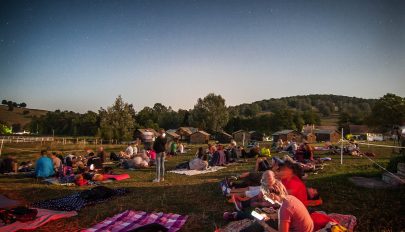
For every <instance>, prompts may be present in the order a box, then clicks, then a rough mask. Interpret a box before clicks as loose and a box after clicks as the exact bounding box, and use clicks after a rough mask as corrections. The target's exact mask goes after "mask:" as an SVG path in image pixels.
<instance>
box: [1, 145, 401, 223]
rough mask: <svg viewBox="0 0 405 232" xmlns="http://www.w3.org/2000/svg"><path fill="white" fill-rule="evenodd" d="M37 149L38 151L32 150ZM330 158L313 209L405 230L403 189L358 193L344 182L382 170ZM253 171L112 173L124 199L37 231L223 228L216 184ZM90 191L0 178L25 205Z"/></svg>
mask: <svg viewBox="0 0 405 232" xmlns="http://www.w3.org/2000/svg"><path fill="white" fill-rule="evenodd" d="M13 146H14V145H13ZM19 146H20V147H23V146H24V145H19ZM25 148H26V149H28V148H29V147H25ZM52 148H53V149H57V148H60V147H57V146H53V147H52ZM106 148H107V150H109V151H111V150H114V151H118V150H119V149H123V148H124V147H123V146H117V145H115V146H107V147H106ZM190 148H191V150H190V151H189V152H188V154H185V155H180V156H177V157H172V158H170V159H169V160H168V162H167V163H166V167H167V169H173V168H174V167H175V165H176V164H178V163H180V162H182V161H185V160H189V159H191V158H192V157H193V156H194V154H195V151H196V149H197V147H196V146H190ZM35 149H39V148H38V147H35ZM67 149H73V147H65V148H64V150H67ZM362 149H363V150H367V149H369V150H370V151H372V152H374V153H376V154H377V157H376V158H375V160H376V161H377V162H378V163H380V164H383V165H386V164H387V163H388V160H389V158H390V157H392V156H394V155H395V154H393V153H392V150H391V149H387V148H367V147H366V146H364V147H362ZM5 151H6V154H7V153H9V154H14V153H13V151H10V150H5ZM15 155H16V156H17V157H18V158H19V159H20V160H27V159H32V158H33V154H31V153H28V152H20V153H18V154H15ZM273 155H277V154H273ZM321 156H325V154H322V155H321ZM332 158H333V160H332V161H331V162H328V165H326V166H325V168H324V169H323V170H322V171H320V172H319V173H318V174H317V175H314V174H312V175H310V176H309V178H308V180H307V181H306V184H307V186H310V187H315V188H317V189H318V190H319V192H320V193H321V196H322V198H323V200H324V204H323V205H322V206H321V207H318V208H316V209H319V210H323V211H325V212H328V213H331V212H335V213H341V214H353V215H355V216H356V217H357V219H358V223H359V225H358V227H357V229H358V231H401V230H405V224H404V222H405V214H404V212H405V208H404V204H405V195H404V194H405V188H397V189H385V190H381V189H379V190H377V189H365V188H360V187H356V186H354V185H353V184H351V182H349V181H348V179H347V178H348V177H350V176H376V177H378V176H381V173H382V172H381V170H379V169H377V168H376V167H375V165H373V164H372V163H370V161H369V160H367V159H365V158H360V157H348V156H345V157H344V163H343V165H340V157H338V156H332ZM253 165H254V160H253V159H251V160H249V162H248V163H245V164H237V165H232V166H229V167H227V168H226V169H223V170H220V171H218V172H214V173H208V174H205V175H197V176H191V177H190V176H184V175H178V174H173V173H167V174H166V178H165V179H166V181H165V182H163V183H152V182H151V180H152V179H153V178H154V174H155V171H154V169H152V168H151V169H144V170H135V171H128V170H122V169H116V172H117V173H123V172H125V173H128V174H129V175H130V176H131V179H127V180H124V181H121V182H114V183H111V184H106V186H107V187H111V188H120V187H125V188H128V189H129V190H130V193H129V194H128V195H126V196H123V197H117V198H115V199H113V200H111V201H108V202H105V203H102V204H98V205H94V206H88V207H86V208H84V209H82V210H81V211H80V212H79V215H78V216H77V217H73V218H68V219H66V220H59V221H55V222H51V223H49V224H46V225H45V226H43V227H41V228H39V230H38V231H58V230H59V231H77V230H79V229H81V228H87V227H90V226H91V225H93V224H95V223H97V222H100V221H102V220H104V219H105V218H106V217H110V216H113V215H114V214H117V213H119V212H122V211H123V210H126V209H133V210H143V211H147V212H152V211H158V212H167V213H168V212H171V213H178V214H187V215H189V216H190V217H189V219H188V221H187V223H186V224H185V226H184V227H183V229H182V231H213V230H214V229H215V227H216V226H223V225H225V224H226V222H225V221H223V219H222V213H223V212H224V211H227V210H233V205H231V204H229V203H227V202H226V199H225V198H224V197H223V196H222V194H221V191H220V189H219V185H218V182H219V181H220V180H222V179H223V178H224V177H225V176H229V175H235V174H238V173H241V172H243V171H249V170H251V169H252V168H253ZM88 188H90V187H62V186H53V185H45V184H42V183H41V182H40V181H37V180H35V179H30V178H21V177H9V176H0V192H1V194H6V195H7V196H9V197H12V198H16V199H19V200H22V201H24V202H26V203H30V202H34V201H38V200H45V199H49V198H55V197H61V196H66V195H69V194H71V193H74V192H76V191H79V190H84V189H88Z"/></svg>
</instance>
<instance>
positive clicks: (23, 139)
mask: <svg viewBox="0 0 405 232" xmlns="http://www.w3.org/2000/svg"><path fill="white" fill-rule="evenodd" d="M0 141H1V142H2V143H44V142H53V143H56V144H63V145H65V144H95V145H98V144H118V140H115V139H111V140H105V139H104V140H103V139H98V138H64V137H32V136H0Z"/></svg>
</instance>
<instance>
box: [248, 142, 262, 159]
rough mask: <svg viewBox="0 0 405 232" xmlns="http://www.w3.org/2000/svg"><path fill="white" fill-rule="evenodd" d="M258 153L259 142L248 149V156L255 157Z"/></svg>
mask: <svg viewBox="0 0 405 232" xmlns="http://www.w3.org/2000/svg"><path fill="white" fill-rule="evenodd" d="M259 155H260V147H259V144H256V145H254V146H253V147H252V148H251V149H250V151H249V155H248V157H249V158H257V157H259Z"/></svg>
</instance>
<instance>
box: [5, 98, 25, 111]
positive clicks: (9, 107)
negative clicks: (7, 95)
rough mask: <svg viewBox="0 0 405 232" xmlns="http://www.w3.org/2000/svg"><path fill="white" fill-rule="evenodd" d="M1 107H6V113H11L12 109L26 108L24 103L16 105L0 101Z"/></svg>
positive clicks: (15, 103)
mask: <svg viewBox="0 0 405 232" xmlns="http://www.w3.org/2000/svg"><path fill="white" fill-rule="evenodd" d="M1 104H2V105H6V106H7V107H8V111H13V110H14V108H25V107H27V104H26V103H25V102H21V103H17V102H13V101H9V100H5V99H4V100H2V101H1Z"/></svg>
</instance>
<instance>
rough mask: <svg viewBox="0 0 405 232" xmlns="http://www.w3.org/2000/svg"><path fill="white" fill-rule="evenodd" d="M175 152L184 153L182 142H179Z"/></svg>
mask: <svg viewBox="0 0 405 232" xmlns="http://www.w3.org/2000/svg"><path fill="white" fill-rule="evenodd" d="M177 152H178V153H180V154H184V153H186V152H185V151H184V145H183V143H179V146H178V148H177Z"/></svg>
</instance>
